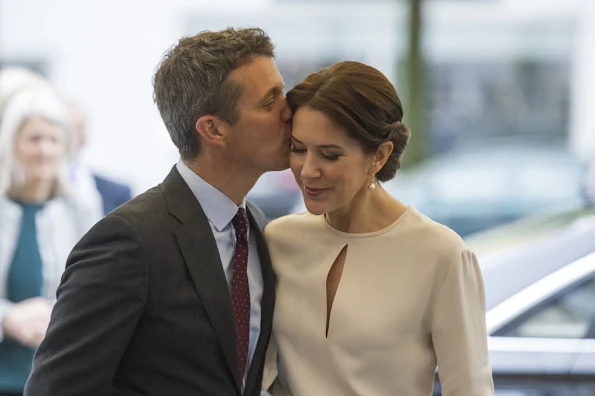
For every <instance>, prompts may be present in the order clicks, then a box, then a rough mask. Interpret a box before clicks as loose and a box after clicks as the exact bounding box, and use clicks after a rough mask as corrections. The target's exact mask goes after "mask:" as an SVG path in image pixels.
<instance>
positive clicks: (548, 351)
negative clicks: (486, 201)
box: [434, 207, 595, 396]
mask: <svg viewBox="0 0 595 396" xmlns="http://www.w3.org/2000/svg"><path fill="white" fill-rule="evenodd" d="M467 243H468V244H469V245H470V246H471V248H473V250H475V251H476V252H477V253H478V256H479V259H480V263H481V266H482V271H483V275H484V281H485V288H486V304H487V307H488V312H487V315H486V323H487V328H488V333H489V335H490V338H489V340H488V348H489V352H490V361H491V364H492V369H493V376H494V384H495V388H496V395H497V396H593V395H595V207H590V208H584V209H580V210H574V211H567V212H559V213H553V214H550V215H548V216H541V217H535V218H532V219H527V220H524V221H521V222H517V223H514V224H511V225H509V226H506V227H501V228H499V229H496V230H493V231H488V232H485V233H483V234H480V235H476V236H474V237H472V238H469V239H468V240H467ZM434 395H440V385H439V383H438V382H437V383H436V386H435V391H434Z"/></svg>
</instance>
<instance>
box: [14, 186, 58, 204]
mask: <svg viewBox="0 0 595 396" xmlns="http://www.w3.org/2000/svg"><path fill="white" fill-rule="evenodd" d="M54 187H55V182H54V181H39V182H31V183H28V184H25V185H23V186H20V187H19V188H17V189H15V191H14V192H13V193H12V194H10V195H11V196H12V197H13V198H15V199H16V200H18V201H20V202H25V203H43V202H46V201H48V200H49V199H50V198H51V197H52V195H53V194H54Z"/></svg>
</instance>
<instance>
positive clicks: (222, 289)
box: [25, 29, 291, 396]
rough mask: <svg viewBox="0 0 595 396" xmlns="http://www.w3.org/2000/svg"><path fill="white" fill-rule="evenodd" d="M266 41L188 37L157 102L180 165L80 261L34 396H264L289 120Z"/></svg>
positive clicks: (107, 223)
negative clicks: (271, 236)
mask: <svg viewBox="0 0 595 396" xmlns="http://www.w3.org/2000/svg"><path fill="white" fill-rule="evenodd" d="M272 58H273V45H272V44H271V42H270V39H269V37H268V36H267V35H266V34H265V33H264V32H263V31H261V30H260V29H238V30H235V29H226V30H224V31H221V32H202V33H199V34H197V35H196V36H193V37H188V38H184V39H182V40H180V41H179V43H178V44H177V45H176V46H175V47H174V48H172V49H171V50H170V51H169V52H168V53H167V54H166V56H165V57H164V59H163V61H162V62H161V64H160V66H159V69H158V71H157V73H156V74H155V78H154V88H155V95H154V96H155V101H156V103H157V107H158V108H159V111H160V113H161V116H162V118H163V120H164V122H165V125H166V127H167V129H168V131H169V133H170V136H171V138H172V140H173V142H174V144H175V145H176V146H177V147H178V149H179V151H180V154H181V160H180V162H178V164H177V165H176V166H174V168H173V169H172V170H171V172H170V174H169V175H168V176H167V177H166V178H165V180H164V182H163V183H162V184H160V185H158V186H157V187H155V188H153V189H151V190H149V191H147V192H146V193H144V194H141V195H140V196H138V197H136V198H134V199H133V200H131V201H129V202H128V203H126V204H124V205H123V206H121V207H119V208H118V209H116V210H115V211H114V212H112V213H110V214H109V215H108V216H107V217H106V218H105V219H103V220H101V221H100V222H99V223H98V224H97V225H96V226H95V227H94V228H93V229H91V231H90V232H89V233H88V234H87V235H86V236H84V237H83V239H82V240H81V241H80V242H79V243H78V244H77V246H76V247H75V248H74V250H73V251H72V253H71V255H70V257H69V259H68V262H67V264H66V270H65V272H64V275H63V277H62V283H61V285H60V287H59V289H58V292H57V295H58V300H57V302H56V305H55V307H54V310H53V313H52V319H51V323H50V326H49V329H48V332H47V335H46V338H45V340H44V341H43V343H42V344H41V346H40V347H39V350H38V352H37V354H36V356H35V361H34V365H33V372H32V374H31V377H30V378H29V381H28V383H27V386H26V389H25V395H27V396H50V395H52V396H54V395H55V396H75V395H76V396H82V395H84V396H95V395H97V396H99V395H101V396H104V395H118V396H123V395H126V396H137V395H139V396H140V395H143V396H164V395H175V396H183V395H197V396H198V395H216V396H227V395H248V396H257V395H259V394H260V384H261V380H262V371H263V363H264V356H265V350H266V347H267V344H268V341H269V337H270V334H271V326H272V315H273V307H274V292H275V285H274V274H273V272H272V267H271V263H270V258H269V255H268V252H267V248H266V244H265V241H264V238H263V233H262V227H263V226H264V224H265V222H266V220H265V217H264V215H263V213H262V212H261V211H260V210H259V209H258V208H256V207H255V206H253V205H251V204H250V203H246V202H245V198H244V197H245V196H246V194H247V193H248V191H249V190H250V188H252V186H253V185H254V184H255V182H256V180H257V179H258V177H260V175H262V173H264V172H266V171H270V170H281V169H285V168H287V166H288V162H289V161H288V158H289V138H290V126H289V120H290V118H291V112H290V110H289V109H288V108H287V105H286V102H285V97H284V95H283V81H282V79H281V76H280V75H279V72H278V71H277V68H276V66H275V64H274V62H273V60H272Z"/></svg>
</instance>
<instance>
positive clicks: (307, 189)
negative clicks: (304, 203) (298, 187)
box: [304, 186, 327, 197]
mask: <svg viewBox="0 0 595 396" xmlns="http://www.w3.org/2000/svg"><path fill="white" fill-rule="evenodd" d="M326 190H327V189H326V188H311V187H308V186H304V191H305V192H306V194H308V196H310V197H317V196H319V195H320V194H322V193H324V192H325V191H326Z"/></svg>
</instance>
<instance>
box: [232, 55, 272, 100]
mask: <svg viewBox="0 0 595 396" xmlns="http://www.w3.org/2000/svg"><path fill="white" fill-rule="evenodd" d="M232 75H233V77H234V80H235V81H236V82H237V83H239V84H240V85H242V87H244V88H248V89H252V90H254V91H261V92H262V93H263V94H264V93H265V92H267V91H268V90H270V89H271V88H273V87H275V86H283V78H282V77H281V75H280V74H279V71H278V70H277V66H276V65H275V62H273V60H272V59H271V58H267V57H264V56H262V57H257V58H256V59H254V60H253V61H252V62H250V63H248V64H247V65H245V66H242V67H240V68H238V69H236V70H234V72H233V74H232Z"/></svg>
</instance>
